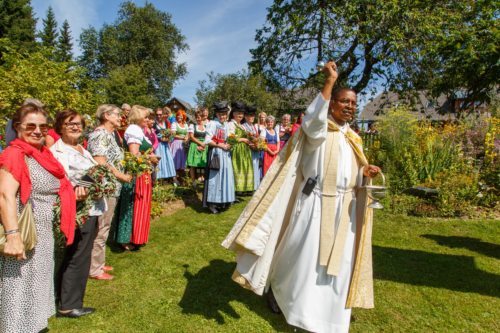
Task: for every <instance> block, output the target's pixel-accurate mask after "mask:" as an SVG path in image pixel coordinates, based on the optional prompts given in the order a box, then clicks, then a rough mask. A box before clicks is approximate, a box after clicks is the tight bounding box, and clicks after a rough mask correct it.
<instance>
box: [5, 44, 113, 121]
mask: <svg viewBox="0 0 500 333" xmlns="http://www.w3.org/2000/svg"><path fill="white" fill-rule="evenodd" d="M9 44H10V43H9V42H8V41H5V40H3V41H2V43H1V44H0V47H1V48H2V49H3V50H5V51H4V52H3V60H4V62H5V63H4V65H3V66H2V67H0V76H1V77H2V80H0V110H2V112H5V113H7V114H10V113H12V112H13V111H14V110H15V109H16V108H17V107H18V106H19V105H20V104H21V103H22V102H23V100H24V99H26V98H28V97H32V98H37V99H39V100H41V101H43V103H44V104H45V105H46V107H47V109H48V111H49V114H50V115H51V116H54V115H55V113H56V112H57V111H59V110H62V109H64V108H73V109H75V110H78V111H80V112H82V113H88V114H94V112H95V106H96V105H98V104H101V103H102V102H103V99H102V94H100V93H99V90H98V89H97V87H96V86H95V84H94V83H93V82H91V81H89V80H88V79H87V78H86V77H85V69H84V68H82V67H79V66H75V64H73V63H71V62H56V61H53V60H50V59H49V56H50V54H51V51H52V50H50V49H42V50H41V51H37V52H29V53H19V52H17V51H15V50H14V49H13V48H11V47H10V46H9Z"/></svg>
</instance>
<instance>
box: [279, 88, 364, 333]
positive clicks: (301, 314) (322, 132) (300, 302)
mask: <svg viewBox="0 0 500 333" xmlns="http://www.w3.org/2000/svg"><path fill="white" fill-rule="evenodd" d="M327 113H328V101H325V100H324V99H323V98H322V97H321V95H319V96H318V97H317V98H316V99H315V100H314V101H313V103H312V104H311V106H310V107H309V108H308V110H307V112H306V115H305V116H304V122H303V125H302V129H303V131H304V133H305V134H306V135H307V140H306V142H305V144H304V145H305V146H304V155H303V156H302V161H301V167H302V171H303V173H304V174H305V175H307V174H311V175H310V176H315V175H322V172H323V169H324V167H323V166H324V159H325V145H326V135H327V133H326V131H327V128H326V117H327ZM348 126H349V125H348V124H346V125H344V126H342V127H341V129H340V132H335V133H334V135H338V136H339V145H338V147H337V148H335V150H337V151H335V150H334V151H333V153H335V154H336V155H337V154H338V155H337V156H338V159H337V163H338V167H337V177H336V178H337V197H336V201H335V205H336V208H337V209H336V216H335V221H331V223H332V226H334V227H335V228H337V227H338V225H339V222H340V218H341V214H342V208H343V206H344V205H343V204H344V201H345V200H348V201H350V205H349V206H348V207H349V208H348V209H349V210H350V213H349V216H350V222H349V223H350V225H349V229H348V233H347V237H346V242H345V246H344V251H343V255H342V260H341V267H340V274H339V275H338V276H336V277H335V276H332V275H327V273H326V267H325V266H320V265H319V248H320V227H321V181H322V177H319V182H318V185H317V186H316V188H315V189H314V191H313V193H312V194H310V195H309V196H306V195H304V194H302V193H301V194H298V196H297V198H296V202H295V205H294V212H293V214H292V218H291V220H290V224H289V226H288V228H287V229H286V232H285V234H284V235H283V238H282V240H281V241H280V243H279V246H278V248H277V249H276V253H275V255H274V258H273V264H272V266H271V272H270V283H271V287H272V289H273V292H274V295H275V297H276V300H277V302H278V305H279V306H280V308H281V310H282V312H283V314H284V316H285V318H286V320H287V322H288V323H289V324H291V325H294V326H297V327H301V328H303V329H306V330H308V331H313V332H348V331H349V322H350V316H351V309H347V308H346V299H347V294H348V290H349V283H350V279H351V273H352V267H353V263H354V241H355V236H356V235H355V232H356V216H355V214H356V205H355V200H354V197H353V189H354V187H355V183H356V176H357V175H358V168H359V166H358V165H357V162H356V159H355V156H354V152H353V150H352V148H351V147H350V145H349V143H348V142H347V139H346V138H345V136H344V134H343V133H346V131H347V129H348ZM341 132H342V133H341ZM311 155H313V156H311ZM353 168H355V169H356V170H355V171H354V172H353ZM353 175H354V176H353ZM307 177H308V176H306V177H305V180H307ZM353 178H354V179H353ZM332 209H333V207H332Z"/></svg>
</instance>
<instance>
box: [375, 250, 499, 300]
mask: <svg viewBox="0 0 500 333" xmlns="http://www.w3.org/2000/svg"><path fill="white" fill-rule="evenodd" d="M373 257H374V258H373V261H374V278H375V279H377V280H388V281H395V282H400V283H406V284H411V285H416V286H428V287H435V288H443V289H449V290H453V291H461V292H471V293H478V294H481V295H487V296H494V297H500V275H496V274H492V273H488V272H485V271H482V270H480V269H478V268H477V267H476V265H475V263H474V257H469V256H457V255H450V254H439V253H431V252H424V251H417V250H403V249H397V248H391V247H382V246H374V247H373Z"/></svg>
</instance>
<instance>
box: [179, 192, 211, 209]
mask: <svg viewBox="0 0 500 333" xmlns="http://www.w3.org/2000/svg"><path fill="white" fill-rule="evenodd" d="M202 192H203V191H202ZM181 199H182V201H184V204H185V205H186V207H190V208H191V209H193V210H194V211H195V212H197V213H206V214H208V213H209V212H208V210H207V209H205V208H203V203H202V202H201V199H200V198H199V196H198V192H196V191H193V190H192V192H191V193H189V195H183V196H182V197H181Z"/></svg>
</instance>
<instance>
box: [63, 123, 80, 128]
mask: <svg viewBox="0 0 500 333" xmlns="http://www.w3.org/2000/svg"><path fill="white" fill-rule="evenodd" d="M64 126H66V127H73V128H74V127H77V128H82V127H83V124H82V123H80V122H73V123H72V122H69V123H64Z"/></svg>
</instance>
